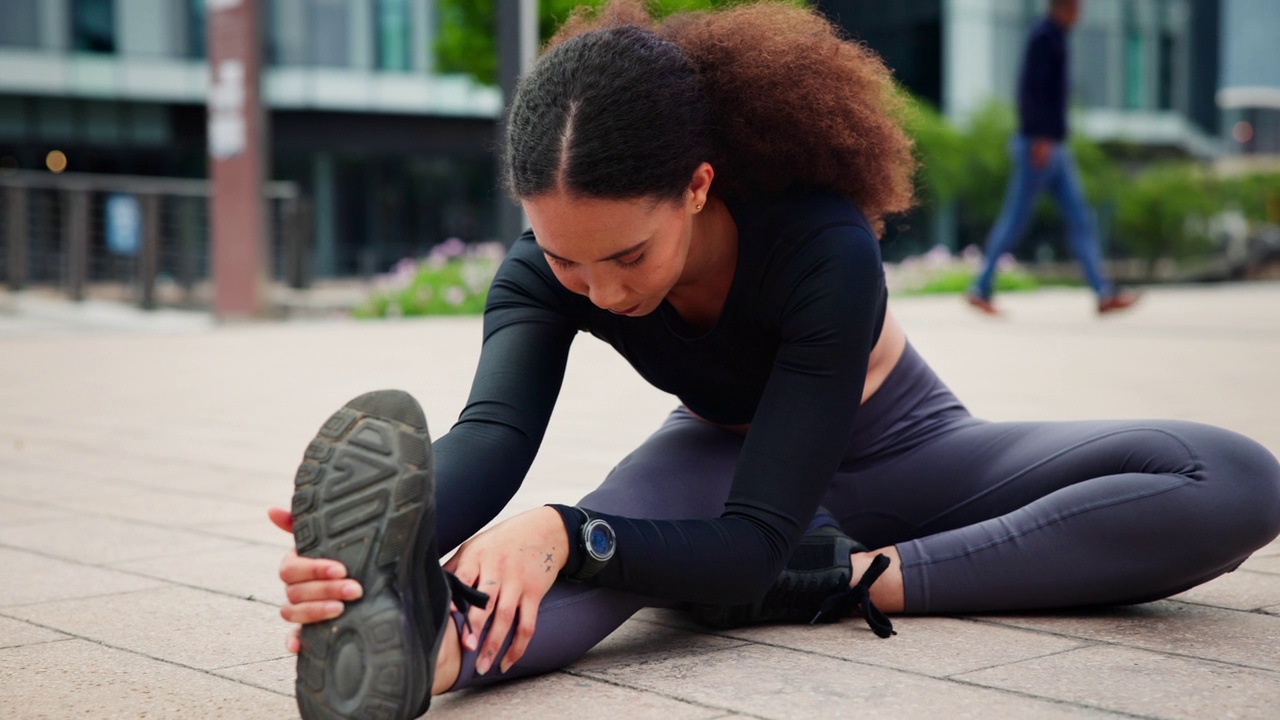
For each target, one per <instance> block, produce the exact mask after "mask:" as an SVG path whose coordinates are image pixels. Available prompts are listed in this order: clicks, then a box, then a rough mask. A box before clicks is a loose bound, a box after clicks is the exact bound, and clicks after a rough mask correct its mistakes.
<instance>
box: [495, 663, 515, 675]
mask: <svg viewBox="0 0 1280 720" xmlns="http://www.w3.org/2000/svg"><path fill="white" fill-rule="evenodd" d="M514 664H515V663H513V662H511V661H510V660H503V661H502V662H501V663H500V664H499V665H498V672H500V673H502V674H503V675H506V674H507V671H508V670H510V669H511V666H512V665H514Z"/></svg>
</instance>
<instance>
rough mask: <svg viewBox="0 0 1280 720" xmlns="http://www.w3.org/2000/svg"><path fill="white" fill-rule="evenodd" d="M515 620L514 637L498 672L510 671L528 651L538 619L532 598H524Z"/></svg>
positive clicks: (535, 601) (536, 605)
mask: <svg viewBox="0 0 1280 720" xmlns="http://www.w3.org/2000/svg"><path fill="white" fill-rule="evenodd" d="M516 618H517V620H518V624H517V625H516V632H515V636H514V637H512V638H511V645H510V646H508V647H507V654H506V655H504V656H503V657H502V662H501V663H500V664H499V665H498V670H499V671H501V672H503V673H506V672H507V671H508V670H510V669H511V666H512V665H515V664H516V661H517V660H519V659H520V658H522V657H524V651H525V650H527V649H529V641H530V640H532V639H533V630H534V625H535V624H537V618H538V601H537V600H535V599H534V598H530V597H526V598H525V599H524V600H523V601H521V603H520V611H519V613H517V615H516Z"/></svg>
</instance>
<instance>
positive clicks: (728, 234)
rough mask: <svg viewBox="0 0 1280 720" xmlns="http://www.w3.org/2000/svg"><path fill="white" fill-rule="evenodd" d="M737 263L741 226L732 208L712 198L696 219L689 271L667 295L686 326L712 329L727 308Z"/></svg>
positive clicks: (687, 263) (685, 272) (688, 261)
mask: <svg viewBox="0 0 1280 720" xmlns="http://www.w3.org/2000/svg"><path fill="white" fill-rule="evenodd" d="M737 263H738V226H737V224H736V223H734V221H733V216H732V215H730V214H729V208H728V207H727V206H725V204H724V203H723V202H722V201H721V200H720V199H718V198H715V197H709V198H707V204H706V207H705V208H703V210H702V212H700V213H698V214H697V215H696V216H694V224H693V237H692V239H691V240H690V243H689V255H688V258H687V260H686V261H685V271H684V272H683V273H682V274H681V276H680V280H679V281H677V282H676V285H675V287H673V288H671V292H669V293H667V302H669V303H671V305H672V307H674V308H675V309H676V311H677V312H679V313H680V317H682V318H683V319H684V320H685V322H688V323H689V324H690V325H693V326H694V327H699V328H703V329H709V328H710V327H711V326H713V325H715V321H716V319H717V318H719V317H720V311H721V310H722V309H723V308H724V303H725V300H726V299H727V298H728V296H729V288H730V286H731V285H732V284H733V273H734V269H735V268H736V267H737Z"/></svg>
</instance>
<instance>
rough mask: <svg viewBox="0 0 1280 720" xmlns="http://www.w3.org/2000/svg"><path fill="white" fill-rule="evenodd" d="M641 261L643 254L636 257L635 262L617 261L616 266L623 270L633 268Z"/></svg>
mask: <svg viewBox="0 0 1280 720" xmlns="http://www.w3.org/2000/svg"><path fill="white" fill-rule="evenodd" d="M641 260H644V253H640V254H639V255H637V256H636V259H635V260H625V261H624V260H619V261H618V265H620V266H622V267H624V268H633V267H635V266H637V265H639V264H640V261H641Z"/></svg>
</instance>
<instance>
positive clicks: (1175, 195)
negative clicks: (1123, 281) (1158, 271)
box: [1116, 163, 1222, 269]
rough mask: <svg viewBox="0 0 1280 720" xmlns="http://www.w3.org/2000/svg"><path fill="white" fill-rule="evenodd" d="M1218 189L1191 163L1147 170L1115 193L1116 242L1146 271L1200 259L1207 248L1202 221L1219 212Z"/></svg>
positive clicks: (1208, 241)
mask: <svg viewBox="0 0 1280 720" xmlns="http://www.w3.org/2000/svg"><path fill="white" fill-rule="evenodd" d="M1219 185H1220V183H1219V182H1218V181H1217V180H1216V179H1214V178H1213V177H1211V176H1210V175H1209V174H1208V173H1207V172H1206V171H1205V170H1203V169H1202V168H1200V167H1199V166H1197V165H1193V164H1191V163H1167V164H1161V165H1153V166H1151V167H1149V168H1146V169H1145V170H1143V171H1142V172H1140V173H1138V174H1137V175H1136V176H1135V177H1133V178H1131V179H1130V180H1129V182H1127V183H1125V184H1124V185H1123V186H1122V187H1121V189H1120V192H1119V196H1118V198H1117V209H1116V240H1117V242H1118V243H1119V244H1120V245H1121V247H1123V248H1124V249H1125V250H1127V251H1128V252H1129V253H1130V254H1131V255H1133V256H1134V257H1138V258H1141V259H1144V260H1146V261H1147V263H1148V267H1149V268H1151V269H1154V266H1155V262H1156V261H1157V260H1159V259H1161V258H1172V259H1174V260H1188V259H1193V258H1199V257H1203V256H1204V255H1206V254H1207V253H1208V252H1209V251H1210V250H1211V248H1212V241H1211V239H1210V237H1209V233H1208V231H1207V220H1208V219H1209V218H1210V217H1211V216H1213V215H1214V214H1216V213H1218V212H1219V211H1221V209H1222V198H1221V192H1220V187H1219Z"/></svg>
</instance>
